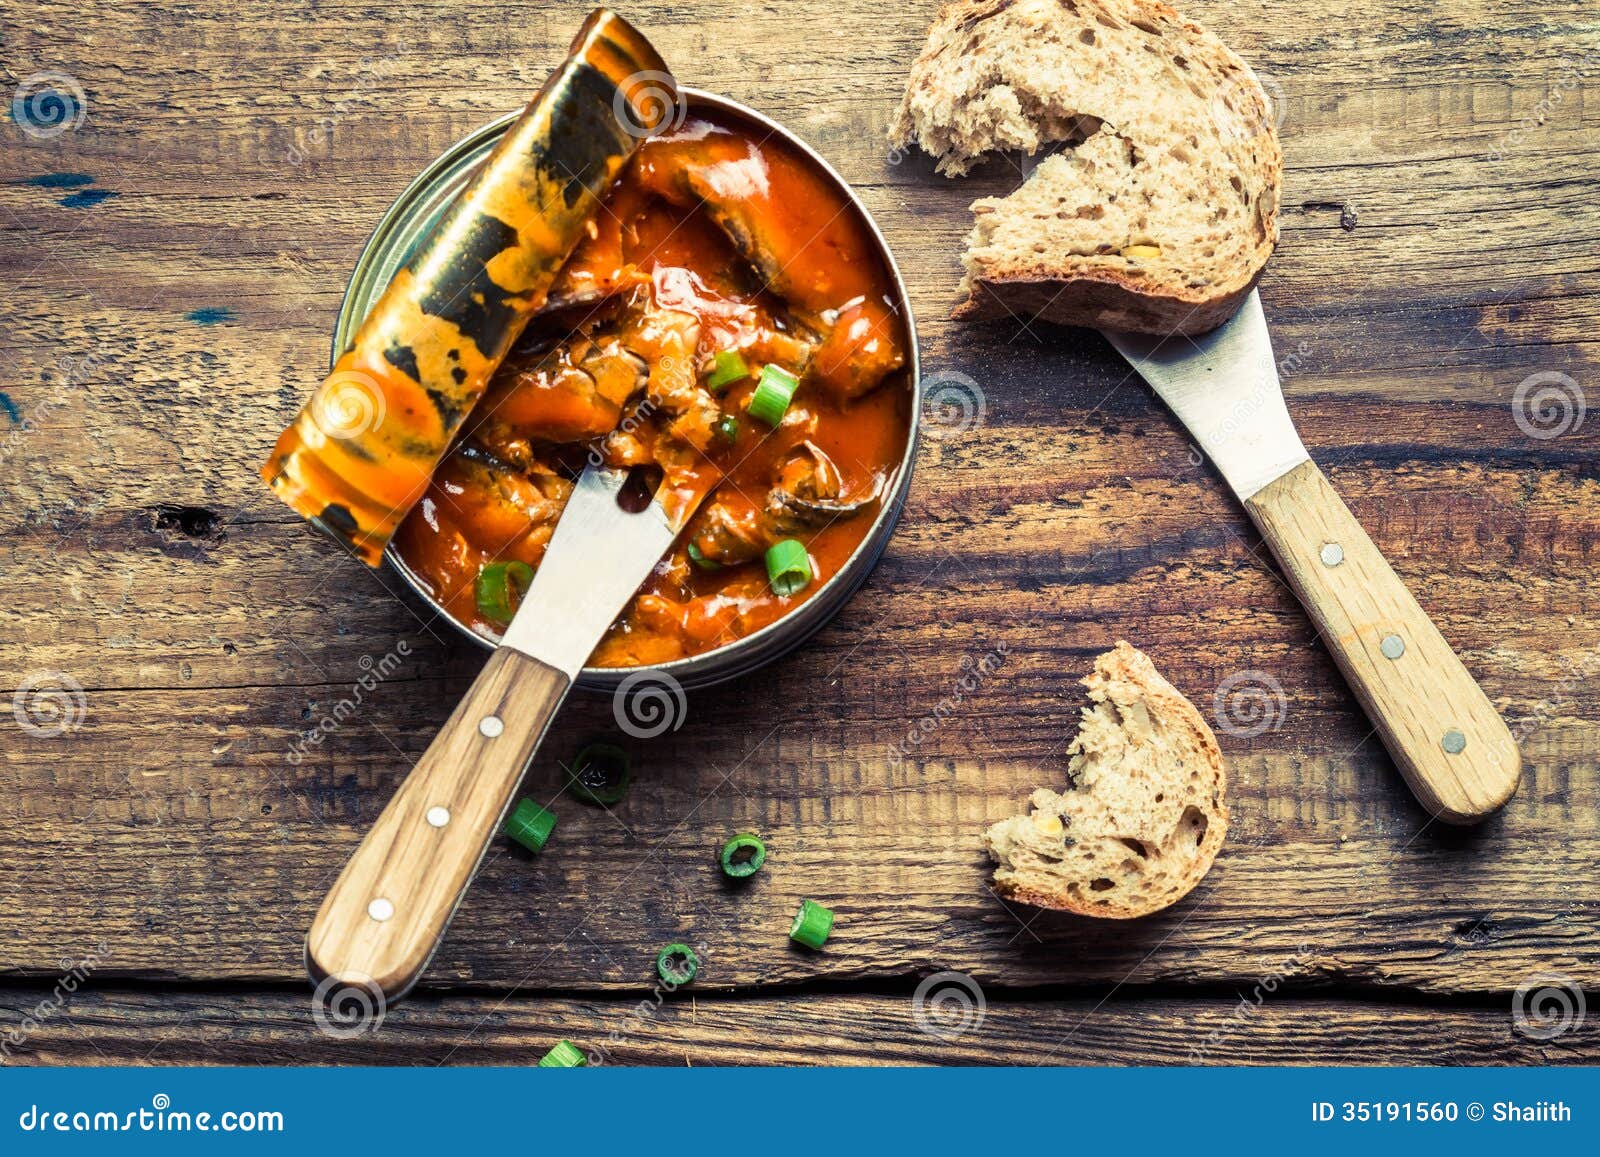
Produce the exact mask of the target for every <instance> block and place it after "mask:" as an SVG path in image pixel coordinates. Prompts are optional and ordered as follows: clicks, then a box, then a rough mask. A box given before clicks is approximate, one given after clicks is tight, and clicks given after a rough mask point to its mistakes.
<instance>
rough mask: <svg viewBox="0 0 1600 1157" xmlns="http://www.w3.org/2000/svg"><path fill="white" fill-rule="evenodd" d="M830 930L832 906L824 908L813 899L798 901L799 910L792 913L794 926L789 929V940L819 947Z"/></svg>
mask: <svg viewBox="0 0 1600 1157" xmlns="http://www.w3.org/2000/svg"><path fill="white" fill-rule="evenodd" d="M832 931H833V909H832V908H824V907H823V906H822V905H821V904H818V903H817V902H816V901H815V900H801V901H800V910H799V911H798V912H796V913H795V914H794V926H793V927H791V928H790V929H789V939H790V940H793V941H794V942H795V943H797V944H804V945H805V946H806V947H807V948H821V947H822V945H823V944H824V943H825V942H826V941H827V939H828V933H830V932H832Z"/></svg>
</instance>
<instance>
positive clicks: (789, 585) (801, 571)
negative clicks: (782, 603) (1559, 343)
mask: <svg viewBox="0 0 1600 1157" xmlns="http://www.w3.org/2000/svg"><path fill="white" fill-rule="evenodd" d="M812 577H813V576H812V573H811V558H810V556H809V555H807V554H806V547H805V543H803V542H801V541H799V540H798V539H794V538H786V539H784V540H783V541H782V542H775V543H773V544H772V545H771V546H770V547H768V548H767V582H768V583H770V584H771V586H772V593H773V594H775V595H777V596H778V597H779V598H783V599H786V598H788V597H789V596H790V595H793V594H798V593H800V592H801V591H803V590H805V589H806V587H807V586H809V585H810V583H811V579H812Z"/></svg>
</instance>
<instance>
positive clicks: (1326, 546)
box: [1320, 542, 1344, 566]
mask: <svg viewBox="0 0 1600 1157" xmlns="http://www.w3.org/2000/svg"><path fill="white" fill-rule="evenodd" d="M1320 557H1321V559H1322V565H1323V566H1338V565H1339V564H1340V563H1341V562H1343V561H1344V547H1342V546H1340V545H1339V544H1338V543H1337V542H1325V543H1323V544H1322V551H1321V554H1320Z"/></svg>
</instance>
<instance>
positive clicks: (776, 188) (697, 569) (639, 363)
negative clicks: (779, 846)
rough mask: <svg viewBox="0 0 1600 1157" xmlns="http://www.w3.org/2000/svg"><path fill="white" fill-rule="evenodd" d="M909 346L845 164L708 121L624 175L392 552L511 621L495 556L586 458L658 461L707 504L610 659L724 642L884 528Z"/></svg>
mask: <svg viewBox="0 0 1600 1157" xmlns="http://www.w3.org/2000/svg"><path fill="white" fill-rule="evenodd" d="M908 360H909V352H908V350H907V335H906V327H905V324H904V321H903V319H902V318H901V316H900V313H899V299H898V296H897V294H896V290H895V286H894V282H893V280H892V278H891V277H890V276H889V274H888V271H887V270H886V268H885V267H884V264H883V261H882V259H881V257H880V255H879V252H878V247H877V244H876V241H875V239H874V237H873V235H872V233H871V231H870V230H869V228H868V227H867V225H866V222H865V221H864V219H863V218H862V216H861V214H860V213H859V211H857V210H856V208H855V207H854V206H853V205H852V204H850V203H849V201H848V200H847V199H846V198H845V196H844V195H843V194H842V193H841V192H840V191H839V189H838V188H837V187H836V186H835V185H834V183H833V182H832V180H831V179H830V178H829V177H828V176H827V175H826V174H825V173H823V172H821V171H819V170H818V169H817V168H816V167H815V165H814V164H813V163H812V162H811V161H810V160H809V159H808V158H806V157H805V156H804V155H803V154H801V153H798V152H797V151H795V150H793V149H792V148H790V147H789V146H788V145H786V144H785V143H783V142H782V141H778V140H773V139H766V138H764V137H760V136H752V135H751V134H750V132H749V131H748V130H746V129H745V128H744V127H743V125H742V123H741V122H738V121H734V120H731V119H730V120H728V121H722V120H720V119H716V118H709V117H695V118H692V119H690V120H688V121H687V122H686V123H685V124H684V125H683V126H682V127H681V128H680V129H679V130H677V131H675V132H673V133H671V134H669V135H664V136H661V137H658V138H655V139H653V140H651V141H649V142H647V143H646V144H645V145H644V146H643V147H642V148H641V149H640V150H639V153H638V155H637V157H636V158H635V160H634V161H633V163H632V164H631V166H630V167H629V168H627V169H626V170H625V171H624V172H623V174H622V176H621V177H620V178H619V180H618V182H617V184H616V186H615V187H614V188H613V189H612V191H611V194H610V196H609V198H608V199H607V202H606V205H605V207H604V209H603V210H602V211H601V213H600V214H599V216H598V218H597V219H596V220H594V221H593V222H591V224H590V228H589V231H588V237H587V239H586V240H585V241H583V242H582V243H581V244H580V245H579V247H578V249H577V250H576V251H575V252H574V253H573V255H572V257H571V258H570V259H569V260H568V262H567V265H566V267H565V268H564V269H563V271H562V273H561V276H560V277H559V278H558V279H557V282H556V285H555V288H554V289H553V290H552V292H551V295H550V301H549V303H548V305H547V307H546V308H545V310H544V311H543V312H542V313H541V314H540V315H539V316H538V317H537V318H536V319H535V320H534V322H533V323H532V324H531V325H530V326H529V329H528V331H527V333H526V334H525V335H524V337H523V338H522V340H521V341H520V342H519V343H518V346H517V348H516V349H515V350H514V351H513V352H512V355H511V357H510V358H508V360H507V362H506V364H505V365H504V366H502V367H501V369H500V371H499V373H498V374H497V375H496V376H495V378H494V381H493V382H492V383H491V385H490V388H489V390H488V392H487V393H486V395H485V396H484V398H483V399H482V400H481V401H480V402H479V403H478V405H477V407H476V409H475V410H474V411H473V413H472V415H471V416H470V417H469V419H468V420H467V421H466V423H464V425H463V434H462V436H461V438H460V440H459V441H458V442H457V444H456V445H455V447H454V448H453V449H452V451H451V453H450V454H449V455H448V456H447V458H446V459H445V461H444V462H443V463H442V464H441V466H440V468H439V470H438V471H437V473H436V474H435V476H434V478H433V481H432V484H431V485H430V487H429V489H428V492H427V494H426V496H425V497H424V498H423V500H422V501H421V502H420V503H419V504H418V506H417V507H416V509H415V510H413V511H412V513H411V515H410V516H409V517H408V518H407V520H406V522H405V523H404V525H403V526H402V527H401V529H400V531H399V534H398V535H397V537H396V540H395V547H396V549H397V550H398V552H399V554H400V557H401V558H402V559H403V560H404V562H405V564H406V565H407V567H408V568H409V569H410V570H411V571H412V572H413V574H415V575H416V576H417V578H418V579H419V580H420V581H421V582H422V584H423V585H424V586H425V587H426V588H427V589H428V590H429V592H430V593H431V594H432V595H433V597H434V598H435V599H437V600H438V601H439V602H440V603H441V604H443V605H444V607H445V608H446V609H447V610H448V611H449V613H450V614H451V615H453V616H454V617H455V618H456V619H458V620H459V621H460V622H462V623H465V624H467V625H468V626H470V627H471V628H472V629H473V630H474V631H477V632H478V633H479V634H482V635H484V636H486V637H489V638H497V637H498V635H499V633H500V631H501V630H502V629H503V628H504V626H505V624H504V623H503V622H499V621H494V620H492V619H489V618H487V617H485V613H484V611H483V610H482V609H481V608H480V599H479V593H480V592H479V586H480V583H484V582H489V581H492V580H495V579H498V580H499V581H500V582H501V583H502V584H503V583H504V582H505V573H506V569H505V568H503V567H501V568H494V567H492V564H494V563H496V562H507V561H512V560H517V561H521V562H525V563H527V564H528V565H529V566H532V567H535V568H536V567H537V566H538V565H539V562H540V560H541V559H542V558H543V555H544V551H545V548H546V546H547V545H548V543H549V541H550V535H551V532H552V531H553V530H554V528H555V524H556V521H557V519H559V518H560V515H561V510H562V508H563V506H564V505H565V503H566V500H567V497H568V495H569V494H570V493H571V491H572V486H573V482H574V480H575V479H576V478H577V476H578V474H579V473H580V472H581V471H582V469H583V467H584V465H585V463H586V462H589V461H594V462H597V463H598V462H603V463H605V464H607V465H611V466H615V467H643V468H646V469H648V470H650V471H652V472H655V473H659V476H660V478H661V487H660V489H659V490H658V491H657V495H658V500H660V501H662V502H663V505H665V506H667V508H668V509H669V511H670V510H672V509H673V508H674V504H675V503H676V504H689V503H692V502H693V501H694V500H695V499H696V498H700V497H701V496H704V497H703V500H702V501H701V505H700V507H699V509H698V511H697V512H696V513H695V514H694V516H693V517H692V518H691V519H690V521H689V522H688V524H687V526H686V527H685V529H684V531H683V533H682V534H680V535H679V536H678V540H677V542H676V543H675V544H674V545H673V548H672V550H671V551H670V552H669V553H668V554H667V556H666V557H665V558H663V559H662V560H661V561H660V562H659V563H658V564H657V565H656V567H655V569H654V571H653V572H652V573H651V575H650V577H649V578H648V579H647V580H646V582H645V583H644V585H643V586H642V587H641V588H640V590H639V592H638V594H637V595H635V596H634V598H633V600H632V601H631V602H630V603H629V604H628V606H627V608H626V609H625V610H624V611H623V613H622V615H621V616H620V617H619V618H618V619H617V621H616V622H615V623H614V624H613V625H612V627H611V629H610V630H609V631H608V632H607V634H606V636H605V638H604V640H603V641H602V642H601V644H600V646H599V648H598V649H597V650H596V652H595V654H594V656H593V658H592V659H591V660H590V662H591V664H593V665H596V666H605V667H628V666H638V665H642V664H650V663H660V662H666V661H670V660H673V659H679V658H683V657H686V656H689V655H697V654H701V653H703V652H705V651H709V650H712V649H714V648H716V647H719V646H722V645H723V644H726V643H729V642H732V641H733V640H735V639H738V638H741V637H743V636H745V635H748V634H750V633H751V632H753V631H756V630H759V629H760V628H762V627H764V626H766V625H768V624H769V623H772V622H775V621H776V620H778V619H779V618H781V617H783V615H785V614H787V613H788V612H790V611H791V610H793V609H794V608H795V607H796V606H798V605H799V604H801V603H803V602H805V601H806V600H807V599H809V598H811V597H812V595H813V594H815V592H816V591H817V590H818V589H820V588H821V586H822V585H823V583H825V582H826V581H827V580H828V579H829V578H830V577H832V576H833V575H834V574H836V573H838V571H839V570H840V569H841V568H842V567H843V566H844V565H845V563H846V561H847V560H848V559H849V557H850V556H851V554H852V553H853V552H854V551H855V549H856V548H857V547H858V546H859V545H860V544H861V542H862V540H863V538H865V536H866V535H867V534H868V532H869V531H870V529H871V526H872V523H873V522H874V520H875V517H876V514H877V512H878V509H879V506H880V503H881V502H882V501H883V499H884V496H886V495H887V494H889V493H890V491H891V490H892V483H893V475H894V472H895V471H896V470H897V469H898V467H899V464H900V461H901V458H902V457H903V455H904V453H905V448H906V438H907V434H908V431H909V429H910V425H911V404H912V403H911V387H910V382H909V376H908V373H907V371H906V369H905V367H906V364H907V362H908ZM769 366H770V367H774V369H773V370H771V371H766V374H767V376H768V377H769V378H770V379H771V382H772V383H774V384H777V385H780V386H781V385H784V384H785V383H792V382H794V381H798V386H797V387H796V388H795V389H794V391H793V395H792V398H791V400H790V401H789V404H788V406H787V409H785V410H783V412H782V415H781V418H780V419H779V420H778V421H777V424H776V425H773V424H771V423H770V422H769V421H764V420H763V417H762V416H761V415H765V416H766V417H768V418H770V417H772V416H773V411H772V410H771V409H769V408H768V407H767V405H766V404H758V405H757V407H756V413H755V414H752V413H750V412H749V411H750V404H751V399H752V397H753V396H754V395H755V394H756V393H757V391H758V390H759V389H762V388H763V387H762V386H761V379H762V376H763V372H764V370H765V367H769ZM741 371H743V372H741ZM730 375H731V376H734V377H736V380H732V381H729V380H728V378H729V377H730ZM785 375H787V376H785ZM767 389H768V390H769V392H770V389H771V386H770V385H769V386H768V387H767ZM764 402H770V399H765V400H764ZM780 408H781V407H780ZM786 539H794V540H797V541H799V542H800V543H802V544H804V546H805V548H806V553H807V555H808V557H809V560H810V567H811V571H812V578H811V581H810V582H809V583H808V584H807V585H805V586H804V587H803V588H802V589H800V590H798V591H796V592H795V593H793V594H788V595H784V594H780V593H779V592H778V591H776V590H774V588H773V584H772V583H771V582H769V578H768V573H767V568H766V565H765V557H766V553H767V551H768V549H769V548H771V547H772V546H773V545H774V544H776V543H778V542H780V541H783V540H786ZM485 568H490V569H489V570H488V571H487V572H485ZM480 575H481V576H482V577H480ZM502 593H504V592H502ZM510 593H511V594H512V596H513V600H514V597H515V594H516V593H517V592H515V591H511V592H510ZM487 601H488V603H489V604H490V605H491V606H494V605H496V603H497V600H496V599H493V598H490V599H488V600H487ZM498 602H500V603H501V604H502V605H503V602H504V600H503V599H502V600H498Z"/></svg>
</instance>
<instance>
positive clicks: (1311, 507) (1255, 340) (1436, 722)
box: [1106, 291, 1522, 824]
mask: <svg viewBox="0 0 1600 1157" xmlns="http://www.w3.org/2000/svg"><path fill="white" fill-rule="evenodd" d="M1106 337H1107V339H1108V340H1109V341H1110V342H1111V344H1112V345H1113V346H1115V347H1116V349H1117V350H1118V352H1120V353H1121V354H1122V356H1123V357H1125V358H1127V359H1128V362H1129V363H1130V364H1131V365H1132V366H1133V367H1134V369H1136V370H1138V371H1139V373H1140V375H1141V376H1143V377H1144V379H1145V381H1147V382H1149V383H1150V386H1151V387H1152V388H1153V389H1154V390H1155V392H1156V393H1157V394H1158V395H1160V397H1161V399H1162V400H1163V401H1164V402H1166V403H1167V405H1168V407H1169V408H1171V410H1172V411H1173V413H1175V414H1176V415H1177V416H1178V420H1179V421H1181V422H1182V423H1183V424H1184V426H1185V427H1187V428H1188V430H1189V433H1190V434H1191V435H1192V436H1193V437H1194V439H1195V441H1196V442H1198V443H1199V445H1200V448H1201V449H1202V450H1203V451H1204V452H1205V453H1206V455H1207V457H1209V458H1210V459H1211V460H1212V461H1213V462H1214V463H1215V464H1216V466H1217V469H1218V470H1220V471H1221V472H1222V476H1223V478H1224V479H1225V480H1226V481H1227V483H1228V485H1229V486H1230V487H1231V488H1232V489H1233V492H1234V493H1235V494H1237V495H1238V496H1239V499H1240V501H1242V502H1243V503H1244V507H1245V510H1246V511H1248V512H1249V514H1250V517H1251V518H1252V519H1253V520H1254V521H1255V524H1256V526H1257V527H1259V528H1260V530H1261V533H1262V536H1263V537H1264V538H1265V539H1266V540H1267V542H1268V544H1270V545H1271V547H1272V552H1273V554H1274V555H1275V556H1276V557H1277V559H1278V563H1279V565H1280V566H1281V567H1282V568H1283V571H1284V574H1285V575H1286V576H1287V577H1288V580H1289V584H1290V586H1291V588H1292V589H1293V590H1294V592H1295V594H1296V595H1297V596H1298V597H1299V599H1300V602H1301V603H1302V604H1303V605H1304V606H1305V608H1306V611H1307V612H1308V613H1309V614H1310V615H1311V618H1312V620H1313V621H1314V622H1315V623H1316V625H1317V628H1318V632H1319V634H1320V637H1321V639H1322V641H1323V643H1324V644H1325V645H1326V646H1327V647H1328V649H1329V651H1331V652H1332V653H1333V656H1334V659H1335V661H1336V662H1337V663H1338V664H1339V669H1340V670H1341V671H1343V672H1344V676H1345V678H1346V680H1348V682H1349V684H1350V687H1351V689H1352V690H1353V691H1354V692H1355V693H1356V697H1357V698H1358V699H1359V700H1360V701H1361V704H1362V706H1363V707H1364V708H1365V709H1366V712H1367V714H1368V716H1369V717H1371V719H1372V722H1373V723H1374V724H1375V725H1376V728H1377V730H1378V732H1379V734H1380V735H1381V736H1382V737H1383V742H1384V746H1385V747H1387V748H1388V750H1389V754H1390V755H1391V756H1393V757H1394V760H1395V763H1396V764H1397V765H1398V766H1399V768H1400V771H1401V773H1402V774H1403V775H1404V776H1405V779H1406V782H1407V783H1408V784H1409V785H1410V787H1411V790H1412V791H1413V792H1414V793H1415V794H1416V796H1417V798H1418V800H1420V801H1421V802H1422V805H1423V806H1424V807H1425V808H1427V809H1428V811H1429V812H1431V813H1432V814H1433V815H1435V816H1436V817H1438V818H1439V819H1441V820H1443V821H1445V822H1447V823H1454V824H1470V823H1476V822H1477V821H1479V820H1481V819H1483V818H1484V817H1486V816H1488V815H1489V814H1490V813H1491V812H1493V811H1495V810H1496V809H1497V808H1499V807H1500V806H1501V805H1502V804H1504V803H1505V802H1506V800H1508V799H1510V798H1511V795H1512V793H1513V792H1515V791H1516V788H1517V781H1518V779H1519V778H1520V777H1521V774H1522V757H1521V753H1520V752H1519V751H1518V749H1517V744H1516V740H1515V739H1514V738H1513V737H1512V735H1511V731H1510V729H1509V728H1507V727H1506V725H1505V721H1504V720H1502V719H1501V718H1500V715H1499V713H1498V712H1497V711H1496V710H1495V709H1494V705H1493V704H1491V703H1490V702H1489V698H1488V696H1486V695H1485V694H1484V693H1483V689H1482V688H1480V687H1479V686H1478V684H1477V683H1476V682H1475V681H1474V680H1473V678H1472V676H1471V675H1470V674H1468V673H1467V670H1466V668H1465V667H1464V666H1462V664H1461V660H1460V659H1459V658H1457V657H1456V654H1455V652H1454V651H1452V650H1451V649H1450V644H1449V643H1447V642H1445V640H1444V637H1443V636H1442V635H1441V634H1440V633H1439V630H1438V628H1437V627H1435V626H1434V624H1433V621H1432V620H1431V619H1430V618H1428V616H1427V614H1426V613H1425V612H1424V611H1423V610H1422V608H1421V607H1420V606H1419V605H1418V604H1417V601H1416V599H1415V598H1413V597H1412V595H1411V592H1410V591H1409V590H1408V589H1407V588H1406V586H1405V584H1404V583H1403V582H1401V580H1400V578H1399V576H1398V575H1396V574H1395V572H1394V570H1393V568H1391V567H1390V566H1389V563H1388V561H1387V560H1386V559H1385V558H1384V557H1383V555H1382V554H1381V553H1379V551H1378V548H1377V547H1376V546H1374V545H1373V543H1372V540H1371V539H1370V538H1368V537H1367V534H1366V532H1365V531H1364V530H1362V529H1361V525H1360V524H1359V523H1358V522H1357V521H1356V520H1355V517H1354V516H1353V515H1352V514H1351V513H1350V511H1349V509H1348V508H1346V506H1345V504H1344V503H1343V502H1342V501H1341V500H1340V498H1339V496H1338V494H1336V493H1335V492H1334V489H1333V487H1332V486H1331V485H1329V483H1328V480H1327V478H1326V477H1324V476H1323V473H1322V471H1321V470H1319V469H1318V468H1317V465H1316V463H1314V462H1313V461H1312V460H1311V457H1310V455H1309V454H1307V453H1306V449H1305V446H1304V445H1303V444H1302V443H1301V441H1300V435H1299V434H1298V433H1297V432H1296V431H1295V428H1294V423H1293V422H1292V421H1291V420H1290V418H1289V410H1288V407H1287V406H1286V405H1285V404H1284V400H1283V390H1282V387H1281V386H1280V385H1279V382H1278V367H1277V364H1276V362H1275V360H1274V358H1273V353H1272V341H1271V338H1270V336H1269V334H1268V332H1267V322H1266V317H1265V315H1264V314H1263V313H1262V309H1261V299H1260V297H1259V296H1258V295H1257V294H1256V293H1255V292H1254V291H1252V292H1251V293H1250V296H1249V297H1248V298H1247V299H1246V301H1245V303H1244V306H1243V307H1242V308H1241V309H1240V310H1239V312H1238V313H1237V314H1235V315H1234V317H1233V318H1232V320H1230V321H1228V322H1227V323H1225V324H1224V325H1222V326H1221V327H1219V328H1218V329H1215V330H1213V331H1212V332H1210V333H1208V334H1204V335H1202V336H1200V337H1184V336H1181V335H1177V336H1172V337H1167V338H1154V337H1148V336H1145V335H1140V334H1127V333H1107V334H1106Z"/></svg>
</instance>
